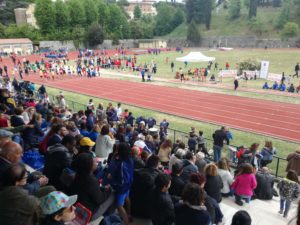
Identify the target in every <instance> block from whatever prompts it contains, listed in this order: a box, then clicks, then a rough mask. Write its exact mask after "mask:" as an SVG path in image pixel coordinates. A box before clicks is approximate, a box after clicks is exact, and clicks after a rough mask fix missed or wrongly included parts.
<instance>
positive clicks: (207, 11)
mask: <svg viewBox="0 0 300 225" xmlns="http://www.w3.org/2000/svg"><path fill="white" fill-rule="evenodd" d="M204 3H205V4H204V21H205V27H206V29H207V30H209V29H210V23H211V12H212V9H213V2H212V0H204Z"/></svg>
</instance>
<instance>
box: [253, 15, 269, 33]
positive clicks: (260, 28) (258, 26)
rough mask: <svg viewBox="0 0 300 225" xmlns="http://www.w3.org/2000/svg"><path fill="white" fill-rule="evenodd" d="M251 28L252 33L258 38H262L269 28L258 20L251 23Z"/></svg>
mask: <svg viewBox="0 0 300 225" xmlns="http://www.w3.org/2000/svg"><path fill="white" fill-rule="evenodd" d="M249 28H250V30H251V31H252V32H254V33H255V34H256V35H257V36H262V35H263V33H265V32H266V31H267V26H266V24H265V23H263V22H262V21H261V20H259V19H258V18H255V19H251V20H250V21H249Z"/></svg>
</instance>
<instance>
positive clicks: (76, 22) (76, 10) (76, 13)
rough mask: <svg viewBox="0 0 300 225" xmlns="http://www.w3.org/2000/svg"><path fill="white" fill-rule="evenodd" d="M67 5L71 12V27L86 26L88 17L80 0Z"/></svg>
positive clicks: (74, 0)
mask: <svg viewBox="0 0 300 225" xmlns="http://www.w3.org/2000/svg"><path fill="white" fill-rule="evenodd" d="M67 5H68V8H69V12H70V25H71V27H76V26H81V27H84V26H85V25H86V17H85V16H86V15H85V11H84V8H83V5H82V2H81V1H80V0H69V1H67Z"/></svg>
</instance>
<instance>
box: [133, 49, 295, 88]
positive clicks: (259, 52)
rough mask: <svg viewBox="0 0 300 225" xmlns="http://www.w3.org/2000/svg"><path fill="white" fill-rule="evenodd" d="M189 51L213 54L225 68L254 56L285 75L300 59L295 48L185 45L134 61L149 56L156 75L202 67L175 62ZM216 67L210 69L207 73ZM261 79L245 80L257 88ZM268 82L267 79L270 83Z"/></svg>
mask: <svg viewBox="0 0 300 225" xmlns="http://www.w3.org/2000/svg"><path fill="white" fill-rule="evenodd" d="M191 51H201V52H202V53H203V54H205V55H207V56H213V57H215V58H216V62H218V64H219V68H225V63H226V62H228V63H229V65H230V68H231V69H236V65H237V64H238V63H239V62H240V61H244V60H247V59H251V60H256V61H258V62H260V61H262V60H267V61H270V67H269V72H271V73H278V74H281V73H282V72H285V74H286V75H293V74H294V66H295V65H296V63H297V62H300V58H299V51H298V50H296V49H268V50H264V49H233V50H231V51H218V50H213V51H211V50H203V49H186V50H185V51H184V53H183V54H181V53H177V52H173V51H172V52H163V53H161V54H160V55H149V54H147V55H139V56H138V57H137V59H138V64H139V63H141V64H145V63H147V64H149V63H150V62H151V60H154V61H155V62H156V63H157V66H158V72H157V74H156V76H157V77H161V78H167V79H173V78H174V76H175V71H176V70H179V67H183V68H184V72H187V71H188V70H189V69H194V68H196V67H198V68H199V67H206V66H207V63H188V66H187V67H186V68H185V67H184V64H183V63H182V62H176V58H177V57H182V56H185V55H187V54H188V53H189V52H191ZM167 57H168V58H169V63H168V64H167V63H166V58H167ZM171 61H173V62H174V63H175V71H174V72H173V73H172V71H171V67H170V63H171ZM212 73H215V74H217V71H214V70H211V71H210V74H212ZM291 81H292V83H294V85H297V86H298V85H299V79H298V80H297V79H296V78H295V79H292V80H291ZM264 82H265V80H264V79H258V80H256V81H254V80H251V81H249V82H248V84H247V87H248V88H259V89H261V88H262V86H263V84H264ZM223 83H224V84H228V85H232V84H233V78H224V79H223ZM271 83H272V82H269V84H271Z"/></svg>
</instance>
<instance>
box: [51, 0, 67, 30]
mask: <svg viewBox="0 0 300 225" xmlns="http://www.w3.org/2000/svg"><path fill="white" fill-rule="evenodd" d="M54 8H55V21H56V28H57V29H63V28H67V27H68V26H69V23H70V20H69V11H68V7H67V5H66V4H65V3H64V2H63V1H62V0H57V1H56V2H55V3H54Z"/></svg>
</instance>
